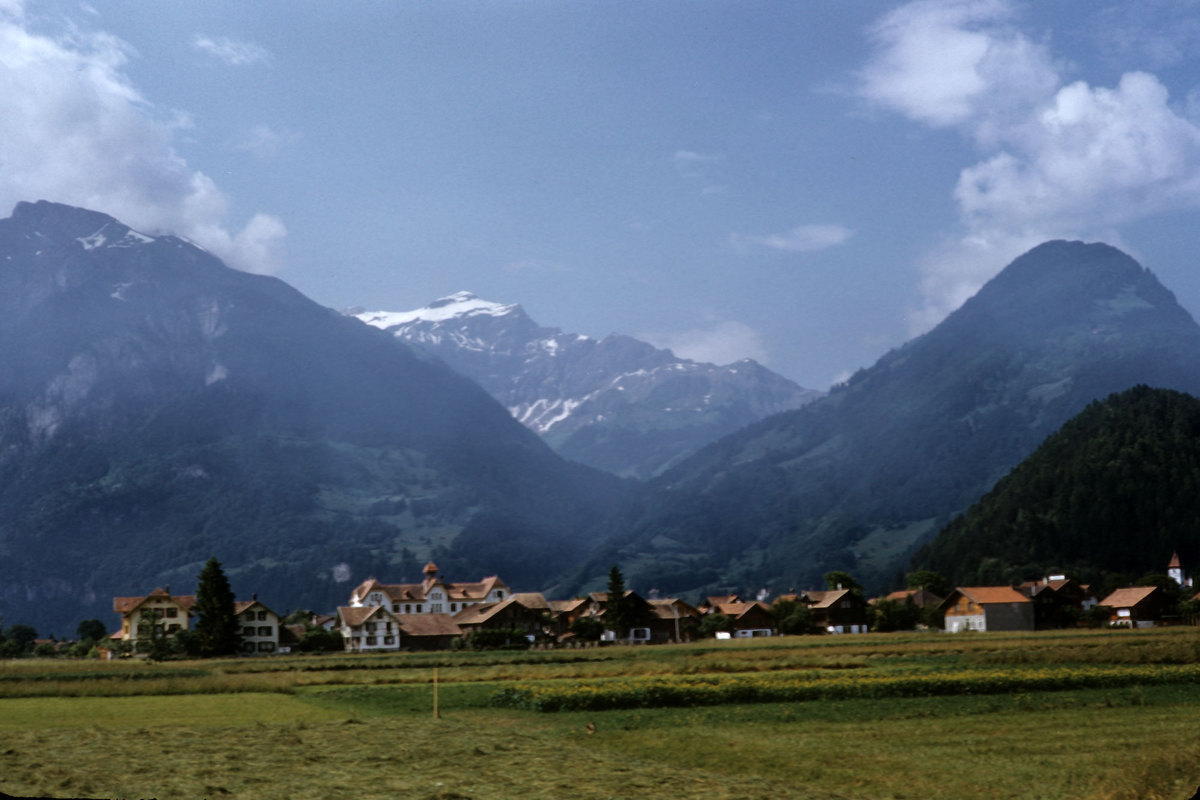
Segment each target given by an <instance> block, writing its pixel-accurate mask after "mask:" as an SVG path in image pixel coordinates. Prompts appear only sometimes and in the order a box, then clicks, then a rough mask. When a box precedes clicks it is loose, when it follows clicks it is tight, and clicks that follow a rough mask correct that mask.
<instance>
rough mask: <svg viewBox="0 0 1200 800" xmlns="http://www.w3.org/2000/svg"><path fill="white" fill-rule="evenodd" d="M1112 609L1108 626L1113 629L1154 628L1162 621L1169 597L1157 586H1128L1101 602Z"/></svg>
mask: <svg viewBox="0 0 1200 800" xmlns="http://www.w3.org/2000/svg"><path fill="white" fill-rule="evenodd" d="M1100 605H1102V606H1104V607H1106V608H1111V609H1112V615H1111V616H1110V617H1109V621H1108V624H1109V626H1110V627H1113V628H1153V627H1154V626H1155V625H1156V624H1158V623H1159V622H1161V621H1162V618H1163V613H1164V612H1165V611H1166V606H1167V597H1166V595H1165V594H1164V593H1163V591H1162V589H1159V588H1158V587H1157V586H1128V587H1126V588H1124V589H1117V590H1116V591H1115V592H1113V593H1112V594H1110V595H1108V597H1105V598H1104V599H1103V600H1101V601H1100Z"/></svg>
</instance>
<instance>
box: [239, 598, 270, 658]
mask: <svg viewBox="0 0 1200 800" xmlns="http://www.w3.org/2000/svg"><path fill="white" fill-rule="evenodd" d="M233 614H234V616H235V617H236V618H237V621H238V627H239V628H240V629H241V632H242V653H244V654H245V655H269V654H271V653H276V652H278V651H279V632H280V628H281V627H282V625H281V620H280V617H279V615H278V614H276V613H275V612H274V611H272V610H271V609H269V608H267V607H266V606H265V605H264V604H263V603H261V602H260V601H259V599H258V596H257V595H255V597H254V598H253V599H252V600H238V601H237V602H236V603H234V604H233Z"/></svg>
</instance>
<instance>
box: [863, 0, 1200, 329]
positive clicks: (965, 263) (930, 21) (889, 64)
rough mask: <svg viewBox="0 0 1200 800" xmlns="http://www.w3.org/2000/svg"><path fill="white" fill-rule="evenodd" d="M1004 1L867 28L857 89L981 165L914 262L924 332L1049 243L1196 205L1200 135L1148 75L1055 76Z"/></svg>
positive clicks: (923, 2)
mask: <svg viewBox="0 0 1200 800" xmlns="http://www.w3.org/2000/svg"><path fill="white" fill-rule="evenodd" d="M1019 22H1020V17H1019V14H1018V7H1017V6H1016V5H1015V4H1013V3H1011V2H1008V0H950V1H948V2H934V1H932V0H919V1H918V2H914V3H910V4H908V5H905V6H902V7H900V8H898V9H896V10H894V11H892V12H891V13H889V14H887V15H885V16H884V17H883V18H882V19H881V20H879V22H877V23H876V24H875V25H874V26H873V27H872V28H871V29H870V31H869V32H868V35H869V37H870V39H871V42H872V44H873V45H874V53H873V55H872V57H871V59H870V61H869V62H868V64H867V65H866V66H865V67H864V69H863V70H862V71H861V72H860V75H859V78H860V87H859V89H860V94H861V95H862V97H863V98H865V99H866V100H868V101H869V102H870V103H872V104H873V105H875V106H877V107H881V108H884V109H888V110H891V111H895V112H898V113H900V114H902V115H904V116H905V117H908V118H909V119H911V120H913V121H915V122H918V123H921V124H923V125H925V126H928V127H931V128H945V129H951V130H955V131H957V132H959V133H960V134H961V135H963V136H965V137H967V138H968V139H969V140H970V142H971V143H972V144H973V145H974V147H975V148H976V149H977V151H978V152H979V154H980V160H979V161H978V162H977V163H975V164H973V165H969V166H966V167H965V168H963V169H962V171H961V172H960V174H959V178H958V181H957V184H956V186H955V189H954V197H955V201H956V203H957V207H958V211H959V218H960V223H961V229H960V231H959V232H958V233H957V234H955V235H953V236H952V237H951V238H949V239H948V240H947V241H946V242H945V243H943V245H942V246H941V247H939V248H937V249H936V250H935V251H934V252H931V253H930V254H929V255H928V256H927V257H926V259H925V260H924V262H923V264H922V265H921V266H922V272H923V281H922V292H923V295H924V303H925V305H924V307H923V308H922V309H921V310H920V311H919V312H918V313H917V314H916V315H915V316H914V320H915V324H914V327H916V328H918V329H925V328H928V327H929V326H930V325H932V324H934V323H936V322H937V321H938V320H939V319H941V318H942V317H944V316H945V315H946V314H947V313H948V312H949V311H951V310H953V309H954V308H956V307H957V306H958V305H959V304H960V303H961V302H962V301H963V300H964V299H966V298H967V297H969V296H970V295H971V294H972V293H974V292H975V291H976V290H977V289H978V288H979V286H980V285H982V283H983V282H984V281H986V280H987V279H988V278H989V277H991V275H993V274H995V273H996V272H997V271H998V270H999V269H1000V267H1001V266H1002V265H1003V264H1004V263H1006V262H1007V261H1009V260H1010V259H1011V258H1012V257H1013V256H1014V255H1016V254H1017V253H1019V252H1021V251H1023V250H1025V249H1027V248H1028V247H1029V246H1030V245H1031V244H1032V243H1034V242H1036V241H1040V240H1044V239H1047V238H1055V237H1070V238H1109V239H1110V240H1111V239H1116V240H1119V238H1120V236H1119V230H1118V229H1119V226H1121V225H1123V224H1126V223H1130V222H1133V221H1136V220H1139V219H1143V218H1145V217H1148V216H1152V215H1155V214H1159V213H1163V212H1169V211H1176V210H1180V209H1187V208H1194V207H1196V206H1197V205H1200V127H1198V126H1197V124H1196V123H1195V121H1193V120H1192V119H1189V118H1188V116H1187V115H1186V114H1184V113H1181V112H1180V111H1179V110H1178V109H1177V108H1176V107H1175V106H1173V105H1172V104H1171V102H1170V98H1169V96H1168V92H1167V89H1166V87H1165V86H1164V85H1163V84H1162V82H1161V81H1160V80H1159V79H1158V78H1157V77H1156V76H1154V75H1152V74H1150V73H1148V72H1139V71H1130V72H1126V73H1125V74H1124V75H1122V77H1121V78H1120V79H1119V81H1118V82H1117V85H1116V86H1115V87H1105V86H1096V85H1093V84H1090V83H1088V82H1087V81H1085V80H1074V81H1070V82H1068V81H1067V79H1066V78H1067V75H1068V74H1069V67H1068V66H1067V65H1066V64H1065V63H1064V62H1062V61H1060V60H1058V59H1056V58H1055V57H1054V54H1053V53H1052V52H1051V49H1050V46H1049V44H1048V43H1046V42H1043V41H1040V40H1039V39H1038V38H1036V37H1035V36H1033V35H1031V34H1028V33H1026V32H1024V31H1022V30H1021V29H1020V28H1019V27H1018V24H1019Z"/></svg>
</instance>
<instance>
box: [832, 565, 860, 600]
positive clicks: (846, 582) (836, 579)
mask: <svg viewBox="0 0 1200 800" xmlns="http://www.w3.org/2000/svg"><path fill="white" fill-rule="evenodd" d="M823 577H824V578H825V586H826V587H828V588H829V589H849V590H850V591H852V592H854V593H855V594H858V595H861V594H862V593H863V588H862V584H861V583H859V582H858V581H856V580H854V577H853V576H852V575H851V574H850V573H849V572H843V571H842V570H840V569H835V570H833V571H832V572H826V573H825V575H824V576H823Z"/></svg>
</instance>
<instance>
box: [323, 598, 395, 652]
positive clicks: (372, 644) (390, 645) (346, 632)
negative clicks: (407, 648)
mask: <svg viewBox="0 0 1200 800" xmlns="http://www.w3.org/2000/svg"><path fill="white" fill-rule="evenodd" d="M337 620H338V621H337V627H336V628H335V630H337V631H339V632H340V633H341V634H342V642H343V644H344V645H345V648H346V652H348V653H373V652H378V651H384V650H399V649H400V622H399V620H398V619H396V616H395V615H394V614H392V612H390V611H388V610H387V609H386V608H385V607H383V606H381V605H380V606H338V610H337Z"/></svg>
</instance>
